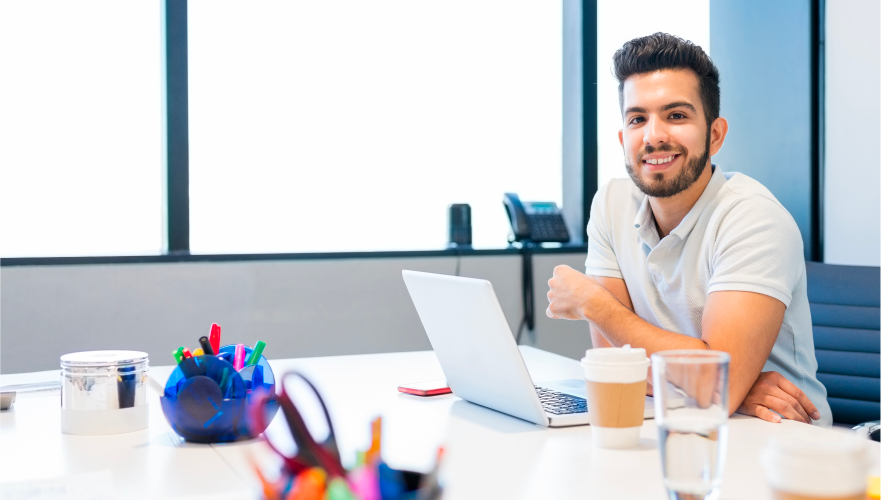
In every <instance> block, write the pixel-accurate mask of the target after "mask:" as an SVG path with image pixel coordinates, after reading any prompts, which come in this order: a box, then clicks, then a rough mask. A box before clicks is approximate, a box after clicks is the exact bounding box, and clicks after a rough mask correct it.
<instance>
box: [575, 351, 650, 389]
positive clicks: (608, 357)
mask: <svg viewBox="0 0 881 500" xmlns="http://www.w3.org/2000/svg"><path fill="white" fill-rule="evenodd" d="M650 364H651V361H649V359H648V358H647V357H646V355H645V349H643V348H641V347H635V348H634V347H630V344H626V345H624V346H622V347H600V348H597V349H588V350H587V352H585V353H584V358H583V359H582V360H581V367H582V368H583V369H584V378H585V380H589V381H593V382H607V383H622V384H628V383H633V382H640V381H643V380H646V377H647V376H648V367H649V365H650Z"/></svg>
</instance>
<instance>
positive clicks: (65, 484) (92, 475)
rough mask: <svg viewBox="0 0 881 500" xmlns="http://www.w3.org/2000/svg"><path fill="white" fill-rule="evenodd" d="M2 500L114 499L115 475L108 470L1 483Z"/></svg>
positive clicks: (0, 493) (0, 494)
mask: <svg viewBox="0 0 881 500" xmlns="http://www.w3.org/2000/svg"><path fill="white" fill-rule="evenodd" d="M0 496H2V497H3V500H111V499H112V498H113V476H112V475H111V473H110V471H109V470H104V471H99V472H89V473H85V474H71V475H68V476H61V477H53V478H50V479H36V480H33V481H16V482H11V483H0Z"/></svg>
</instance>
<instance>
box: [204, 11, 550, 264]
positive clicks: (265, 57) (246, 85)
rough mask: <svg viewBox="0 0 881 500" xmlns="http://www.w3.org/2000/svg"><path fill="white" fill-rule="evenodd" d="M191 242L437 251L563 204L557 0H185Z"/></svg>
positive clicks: (238, 247) (494, 242) (495, 241)
mask: <svg viewBox="0 0 881 500" xmlns="http://www.w3.org/2000/svg"><path fill="white" fill-rule="evenodd" d="M188 5H189V11H188V22H189V95H190V97H189V103H190V108H189V127H190V230H191V235H190V242H191V248H192V251H193V252H194V253H243V252H255V253H256V252H309V251H359V250H410V249H437V248H442V247H444V246H445V245H446V242H447V231H446V227H447V206H448V205H450V204H451V203H469V204H471V207H472V219H473V239H474V244H475V246H476V247H502V246H504V245H505V244H506V236H507V233H508V223H507V220H506V216H505V212H504V208H503V205H502V194H503V193H504V192H506V191H513V192H517V193H519V194H520V195H521V199H524V200H551V201H555V202H557V203H558V204H560V203H561V201H562V168H561V155H562V154H561V142H562V130H561V121H562V90H561V87H562V81H561V78H562V4H561V2H559V1H550V2H529V1H508V0H494V1H488V0H481V1H473V0H451V1H445V2H419V1H413V0H372V1H369V2H365V1H362V0H343V1H335V2H290V1H287V0H285V1H262V2H243V1H229V0H227V1H222V0H190V1H189V4H188Z"/></svg>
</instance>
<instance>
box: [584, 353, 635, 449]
mask: <svg viewBox="0 0 881 500" xmlns="http://www.w3.org/2000/svg"><path fill="white" fill-rule="evenodd" d="M650 364H651V362H650V361H649V359H648V358H647V357H646V354H645V349H642V348H631V347H630V345H629V344H628V345H625V346H623V347H605V348H598V349H588V351H587V352H586V353H585V355H584V358H583V359H582V360H581V366H582V368H583V369H584V380H585V384H586V385H587V393H588V405H587V411H588V416H589V417H590V421H591V435H592V437H593V444H594V446H597V447H600V448H613V449H627V448H636V447H638V446H639V430H640V429H641V428H642V423H643V418H644V416H645V395H646V394H645V393H646V378H647V377H648V368H649V365H650Z"/></svg>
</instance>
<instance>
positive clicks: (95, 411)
mask: <svg viewBox="0 0 881 500" xmlns="http://www.w3.org/2000/svg"><path fill="white" fill-rule="evenodd" d="M148 369H149V363H148V359H147V353H145V352H140V351H87V352H76V353H72V354H65V355H64V356H61V432H63V433H65V434H82V435H91V436H97V435H102V434H121V433H123V432H133V431H139V430H141V429H146V428H147V425H148V423H149V412H148V408H147V386H146V381H147V370H148Z"/></svg>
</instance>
